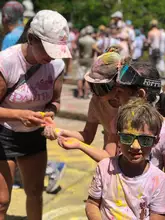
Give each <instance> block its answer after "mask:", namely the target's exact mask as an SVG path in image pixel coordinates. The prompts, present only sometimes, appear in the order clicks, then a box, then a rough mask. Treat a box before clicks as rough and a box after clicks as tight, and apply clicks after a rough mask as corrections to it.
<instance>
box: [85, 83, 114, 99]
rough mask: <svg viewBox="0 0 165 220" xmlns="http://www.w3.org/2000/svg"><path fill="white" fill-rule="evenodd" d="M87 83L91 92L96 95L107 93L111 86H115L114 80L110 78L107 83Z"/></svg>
mask: <svg viewBox="0 0 165 220" xmlns="http://www.w3.org/2000/svg"><path fill="white" fill-rule="evenodd" d="M88 83H89V87H90V89H91V92H92V93H94V94H95V95H97V96H104V95H107V94H108V93H109V92H111V90H112V89H113V87H114V86H115V81H114V80H112V81H111V82H109V83H91V82H88Z"/></svg>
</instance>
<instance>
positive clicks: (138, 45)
mask: <svg viewBox="0 0 165 220" xmlns="http://www.w3.org/2000/svg"><path fill="white" fill-rule="evenodd" d="M132 48H133V54H132V59H134V60H135V59H138V58H139V57H141V56H142V49H143V40H142V38H141V36H138V37H136V38H135V41H134V42H133V43H132Z"/></svg>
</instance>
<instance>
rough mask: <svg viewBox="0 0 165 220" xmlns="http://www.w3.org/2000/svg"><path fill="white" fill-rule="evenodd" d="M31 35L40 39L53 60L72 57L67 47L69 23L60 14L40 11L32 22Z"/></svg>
mask: <svg viewBox="0 0 165 220" xmlns="http://www.w3.org/2000/svg"><path fill="white" fill-rule="evenodd" d="M29 33H32V34H34V35H35V36H36V37H38V38H40V40H41V42H42V44H43V47H44V49H45V51H46V53H47V54H48V55H49V56H50V57H51V58H53V59H56V58H57V59H58V58H59V59H62V58H71V57H72V56H71V53H70V51H69V48H68V47H67V41H68V36H69V27H68V23H67V21H66V19H65V18H64V17H63V16H62V15H61V14H59V13H58V12H56V11H52V10H42V11H39V12H38V13H37V14H36V15H35V17H34V18H33V20H32V22H31V25H30V30H29Z"/></svg>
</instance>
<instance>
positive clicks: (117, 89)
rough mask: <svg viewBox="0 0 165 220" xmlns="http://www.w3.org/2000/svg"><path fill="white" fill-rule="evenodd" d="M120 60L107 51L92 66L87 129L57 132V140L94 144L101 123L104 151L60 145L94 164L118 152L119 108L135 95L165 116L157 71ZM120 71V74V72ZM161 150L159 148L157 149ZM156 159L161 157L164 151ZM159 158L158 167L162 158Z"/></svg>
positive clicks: (148, 66)
mask: <svg viewBox="0 0 165 220" xmlns="http://www.w3.org/2000/svg"><path fill="white" fill-rule="evenodd" d="M121 63H122V61H121V57H120V56H119V54H118V53H117V51H110V52H106V53H104V54H103V55H101V56H99V57H98V58H97V59H96V60H95V62H94V63H93V65H92V68H91V71H90V72H88V73H87V74H86V75H85V79H86V80H87V81H88V82H89V85H90V88H91V90H92V92H93V96H92V99H91V101H90V104H89V110H88V118H87V122H86V125H85V127H84V130H83V131H81V132H78V131H68V130H65V129H60V132H59V133H57V132H56V131H55V132H54V139H55V138H56V137H57V136H65V137H74V138H77V139H78V140H80V141H82V142H85V143H87V144H91V143H92V141H93V139H94V137H95V134H96V131H97V127H98V124H101V125H102V126H103V128H104V149H96V148H90V147H86V146H82V145H79V144H77V142H75V143H72V144H68V143H66V142H65V143H63V141H62V139H61V140H60V142H59V143H60V145H61V146H62V147H63V148H65V149H67V150H68V149H79V150H81V151H83V152H84V153H86V154H87V155H88V156H90V157H91V158H92V159H94V160H95V161H97V162H98V161H100V160H102V159H104V158H106V157H109V156H114V155H116V154H117V153H118V150H117V148H116V143H117V135H116V125H115V124H116V114H117V111H118V108H119V106H121V105H123V104H125V103H126V102H127V101H128V100H129V99H130V98H131V97H132V96H135V97H136V96H139V97H142V98H144V99H146V100H147V101H148V102H149V103H152V105H156V106H158V108H159V111H160V112H161V114H163V110H164V108H162V107H161V106H164V104H163V103H164V102H163V99H162V97H164V94H162V93H161V94H160V91H161V83H160V76H159V73H158V71H157V70H156V68H155V67H154V66H152V65H151V64H150V63H147V62H134V63H131V64H127V63H126V64H123V65H122V66H121ZM118 70H120V71H118ZM158 148H159V146H158ZM157 152H159V155H158V156H157V155H154V157H155V158H156V157H159V158H162V152H161V151H160V150H158V151H157ZM159 158H158V159H156V161H155V162H156V163H157V165H158V166H159V163H160V159H159Z"/></svg>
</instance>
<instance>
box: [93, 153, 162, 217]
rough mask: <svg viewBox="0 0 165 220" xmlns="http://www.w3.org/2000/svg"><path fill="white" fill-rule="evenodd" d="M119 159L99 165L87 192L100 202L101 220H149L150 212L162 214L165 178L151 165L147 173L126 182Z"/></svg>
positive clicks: (115, 158) (107, 160)
mask: <svg viewBox="0 0 165 220" xmlns="http://www.w3.org/2000/svg"><path fill="white" fill-rule="evenodd" d="M118 158H119V157H113V158H106V159H104V160H102V161H101V162H99V164H98V166H97V168H96V172H95V175H94V177H93V180H92V183H91V186H90V188H89V195H90V196H91V197H92V198H94V199H101V206H100V212H101V216H102V219H104V220H109V219H114V220H118V219H127V220H129V219H131V220H137V219H143V220H149V219H150V217H149V212H150V211H153V212H155V213H157V214H165V187H164V186H165V174H164V173H163V172H162V171H161V170H159V169H158V168H157V167H155V166H154V165H152V164H151V163H150V167H149V169H148V170H147V172H145V173H144V174H142V175H140V176H136V177H134V178H129V177H127V176H125V175H124V174H123V173H122V171H121V170H120V168H119V166H118ZM130 169H131V167H130Z"/></svg>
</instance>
